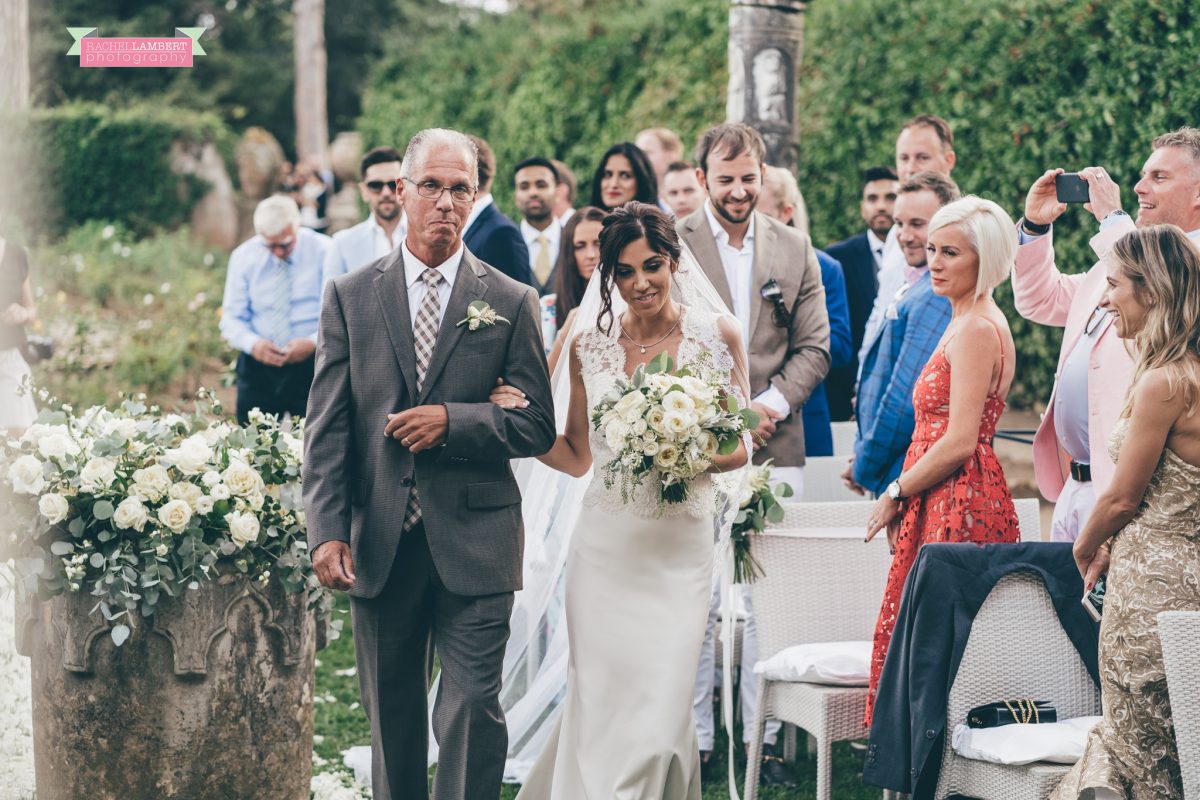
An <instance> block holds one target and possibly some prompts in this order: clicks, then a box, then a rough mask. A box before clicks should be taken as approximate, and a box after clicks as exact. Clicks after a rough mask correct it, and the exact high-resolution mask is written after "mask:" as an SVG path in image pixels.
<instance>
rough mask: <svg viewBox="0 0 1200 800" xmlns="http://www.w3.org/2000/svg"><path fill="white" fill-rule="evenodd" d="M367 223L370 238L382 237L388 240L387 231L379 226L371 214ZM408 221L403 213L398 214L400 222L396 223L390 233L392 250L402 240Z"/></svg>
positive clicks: (376, 219)
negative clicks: (369, 226)
mask: <svg viewBox="0 0 1200 800" xmlns="http://www.w3.org/2000/svg"><path fill="white" fill-rule="evenodd" d="M367 222H369V223H370V225H371V236H382V237H383V238H384V240H387V239H388V235H387V231H386V230H384V229H383V226H382V225H380V224H379V219H378V218H377V217H376V216H375V214H374V213H373V212H372V214H371V216H369V217H367ZM407 223H408V220H407V219H406V218H405V216H404V212H403V211H401V212H400V220H399V221H398V222H397V223H396V227H395V229H394V230H393V231H392V238H391V240H390V241H391V243H392V249H393V250H395V249H396V245H398V244H399V243H400V242H401V241H403V240H404V234H405V233H407V232H408V224H407Z"/></svg>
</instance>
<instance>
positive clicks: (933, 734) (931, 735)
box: [925, 730, 937, 739]
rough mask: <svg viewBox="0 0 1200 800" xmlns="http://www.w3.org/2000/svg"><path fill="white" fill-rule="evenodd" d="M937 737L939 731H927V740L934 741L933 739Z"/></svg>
mask: <svg viewBox="0 0 1200 800" xmlns="http://www.w3.org/2000/svg"><path fill="white" fill-rule="evenodd" d="M936 736H937V731H934V730H928V731H925V738H926V739H933V738H935V737H936Z"/></svg>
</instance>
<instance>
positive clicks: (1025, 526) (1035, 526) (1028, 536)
mask: <svg viewBox="0 0 1200 800" xmlns="http://www.w3.org/2000/svg"><path fill="white" fill-rule="evenodd" d="M1013 505H1014V506H1016V509H1017V525H1018V526H1019V527H1020V529H1021V541H1022V542H1040V541H1041V540H1042V508H1041V503H1040V502H1039V501H1038V499H1037V498H1036V497H1022V498H1019V499H1016V500H1013Z"/></svg>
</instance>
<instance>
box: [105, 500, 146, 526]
mask: <svg viewBox="0 0 1200 800" xmlns="http://www.w3.org/2000/svg"><path fill="white" fill-rule="evenodd" d="M112 519H113V524H114V525H116V526H117V527H118V528H120V529H121V530H126V531H127V530H135V531H137V532H138V533H141V532H142V529H143V528H145V527H146V523H147V522H149V521H150V512H149V511H147V510H146V507H145V506H144V505H142V500H141V498H140V497H137V496H136V495H135V496H133V497H126V498H125V499H124V500H122V501H121V502H120V504H119V505H118V506H117V510H116V511H115V512H114V513H113V518H112Z"/></svg>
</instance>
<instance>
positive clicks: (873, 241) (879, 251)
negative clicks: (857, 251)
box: [867, 228, 890, 275]
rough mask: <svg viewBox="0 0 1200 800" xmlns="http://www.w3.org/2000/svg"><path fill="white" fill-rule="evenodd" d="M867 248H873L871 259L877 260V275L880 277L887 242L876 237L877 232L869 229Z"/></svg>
mask: <svg viewBox="0 0 1200 800" xmlns="http://www.w3.org/2000/svg"><path fill="white" fill-rule="evenodd" d="M889 233H890V231H889ZM867 246H868V247H870V248H871V258H873V259H875V274H877V275H878V274H879V269H880V267H882V266H883V249H884V247H886V246H887V242H885V241H884V240H883V239H880V238H879V237H878V236H876V235H875V231H873V230H871V229H870V228H867Z"/></svg>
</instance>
